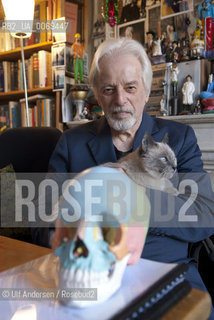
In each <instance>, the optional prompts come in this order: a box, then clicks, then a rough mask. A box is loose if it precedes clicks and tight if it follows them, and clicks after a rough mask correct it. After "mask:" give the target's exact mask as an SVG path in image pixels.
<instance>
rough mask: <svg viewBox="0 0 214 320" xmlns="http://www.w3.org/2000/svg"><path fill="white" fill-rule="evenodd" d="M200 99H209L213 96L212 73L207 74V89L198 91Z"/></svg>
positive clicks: (213, 81)
mask: <svg viewBox="0 0 214 320" xmlns="http://www.w3.org/2000/svg"><path fill="white" fill-rule="evenodd" d="M200 97H201V99H209V98H214V80H213V74H212V73H211V74H210V75H209V79H208V84H207V90H206V91H202V92H201V93H200Z"/></svg>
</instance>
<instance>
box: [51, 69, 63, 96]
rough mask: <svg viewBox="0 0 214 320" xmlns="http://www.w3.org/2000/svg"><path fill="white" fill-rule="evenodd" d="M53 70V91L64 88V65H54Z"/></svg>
mask: <svg viewBox="0 0 214 320" xmlns="http://www.w3.org/2000/svg"><path fill="white" fill-rule="evenodd" d="M52 72H53V91H57V90H63V89H64V88H65V67H54V68H52Z"/></svg>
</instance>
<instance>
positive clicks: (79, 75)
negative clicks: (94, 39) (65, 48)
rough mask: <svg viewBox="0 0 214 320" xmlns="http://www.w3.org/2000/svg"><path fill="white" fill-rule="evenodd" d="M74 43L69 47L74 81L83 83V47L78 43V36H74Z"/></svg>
mask: <svg viewBox="0 0 214 320" xmlns="http://www.w3.org/2000/svg"><path fill="white" fill-rule="evenodd" d="M74 37H75V42H74V43H73V44H72V46H71V54H72V55H73V64H74V79H75V82H76V83H78V81H80V83H84V47H83V45H82V44H81V43H80V34H79V33H76V34H75V36H74Z"/></svg>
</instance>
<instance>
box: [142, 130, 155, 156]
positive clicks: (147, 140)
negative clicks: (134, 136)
mask: <svg viewBox="0 0 214 320" xmlns="http://www.w3.org/2000/svg"><path fill="white" fill-rule="evenodd" d="M153 143H154V141H153V140H152V137H151V135H150V134H149V133H148V132H146V133H145V134H144V137H143V140H142V144H141V150H142V151H143V152H146V151H147V149H148V146H151V145H152V144H153Z"/></svg>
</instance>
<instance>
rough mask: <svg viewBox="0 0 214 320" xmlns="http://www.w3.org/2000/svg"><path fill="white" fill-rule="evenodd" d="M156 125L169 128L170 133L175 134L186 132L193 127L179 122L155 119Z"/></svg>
mask: <svg viewBox="0 0 214 320" xmlns="http://www.w3.org/2000/svg"><path fill="white" fill-rule="evenodd" d="M154 121H155V123H156V125H157V126H158V127H159V128H160V129H163V128H167V130H168V131H170V132H171V131H173V132H174V133H175V132H177V131H178V132H180V133H181V131H182V132H186V130H188V129H190V128H191V127H190V126H189V125H188V124H185V123H181V122H178V121H174V120H170V119H164V118H155V119H154Z"/></svg>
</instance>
